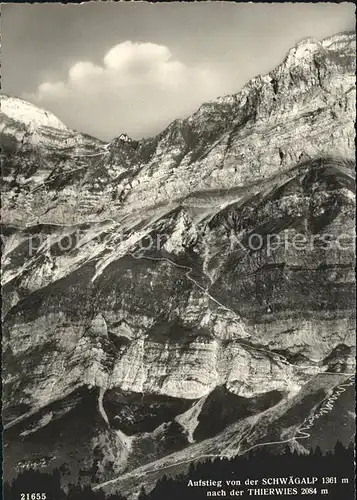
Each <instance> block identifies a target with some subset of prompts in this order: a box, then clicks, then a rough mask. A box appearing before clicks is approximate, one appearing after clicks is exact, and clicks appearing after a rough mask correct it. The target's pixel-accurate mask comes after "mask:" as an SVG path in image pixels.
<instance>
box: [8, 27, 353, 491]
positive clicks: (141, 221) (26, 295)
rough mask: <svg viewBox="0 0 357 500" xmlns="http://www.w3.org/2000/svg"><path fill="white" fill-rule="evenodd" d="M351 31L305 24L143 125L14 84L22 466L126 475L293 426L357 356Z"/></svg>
mask: <svg viewBox="0 0 357 500" xmlns="http://www.w3.org/2000/svg"><path fill="white" fill-rule="evenodd" d="M353 43H354V36H353V35H349V34H342V35H338V36H336V37H332V38H330V39H326V40H324V41H322V42H317V41H315V40H306V41H304V42H301V43H300V44H298V45H297V47H295V48H294V49H292V50H291V51H290V52H289V54H288V55H287V57H286V59H285V61H284V62H283V63H282V65H280V66H279V67H278V68H277V69H275V70H273V71H272V72H271V73H270V74H269V75H265V76H263V77H257V78H256V79H254V80H253V81H252V82H250V83H249V84H248V85H247V86H246V87H245V88H244V89H243V90H242V91H241V92H239V93H238V94H235V95H232V96H227V97H223V98H220V99H218V100H217V101H214V102H212V103H208V104H204V105H203V106H202V107H201V108H200V109H199V110H198V111H197V112H196V113H195V114H194V115H193V116H191V117H189V118H187V119H186V120H177V121H175V122H173V123H172V124H171V125H170V126H169V127H168V128H167V129H166V130H165V131H163V132H162V133H161V134H159V135H158V136H157V137H155V138H153V139H146V140H143V141H139V142H135V141H131V140H130V138H127V137H126V136H125V135H122V136H120V137H119V138H117V139H116V140H115V141H113V143H111V144H110V145H103V144H102V143H100V142H99V141H96V140H95V139H92V138H87V137H85V138H84V136H81V135H80V134H77V133H74V132H72V131H69V129H67V128H66V127H65V126H64V125H63V124H61V123H60V122H58V121H56V120H57V119H55V117H52V116H47V115H46V112H45V111H43V110H36V108H35V110H34V109H33V107H32V108H31V106H32V105H29V104H26V103H23V101H21V100H17V99H12V98H8V97H4V100H5V102H6V105H5V107H4V109H2V111H3V113H4V114H5V115H6V118H5V126H4V127H3V128H2V129H1V131H2V137H3V138H4V141H5V142H6V141H7V142H6V147H7V152H6V155H7V156H6V161H7V165H6V171H5V174H4V179H3V186H4V194H5V210H6V219H5V221H6V223H5V224H4V227H3V236H4V238H3V239H2V243H3V264H2V269H3V295H4V308H3V312H4V315H5V316H4V341H3V350H4V364H5V370H4V391H5V400H4V415H5V424H6V429H7V430H6V435H5V439H7V442H8V443H9V446H8V448H6V453H7V454H8V455H9V457H11V459H8V460H9V463H10V464H11V467H15V470H16V468H19V467H20V469H21V467H26V466H31V465H29V464H32V466H34V467H38V468H41V467H42V468H48V469H51V468H54V467H58V466H59V465H62V466H63V470H67V469H69V470H71V471H75V472H73V473H71V474H72V475H71V476H70V477H69V476H68V473H64V475H63V477H64V481H66V480H72V479H73V477H72V476H73V474H79V475H80V478H81V480H82V481H83V482H91V481H92V482H101V481H104V480H109V479H112V478H113V477H115V476H116V475H118V474H123V473H125V475H124V476H123V480H122V481H121V483H120V484H119V483H118V485H117V486H118V488H119V489H120V488H121V489H122V490H123V491H127V492H129V493H132V492H135V491H136V489H137V488H140V484H142V482H145V481H149V480H148V479H147V478H146V476H141V473H140V470H141V469H139V468H140V467H144V468H145V467H154V468H156V469H157V470H159V468H160V467H162V466H163V464H164V463H166V464H169V465H170V466H172V465H173V464H175V463H180V462H182V461H185V459H186V460H187V457H188V456H190V457H199V456H201V455H207V454H210V453H214V454H217V453H227V454H234V453H238V452H240V453H241V452H244V451H245V450H246V449H248V448H249V447H251V446H254V445H255V444H257V443H259V442H262V440H263V442H264V441H269V439H270V440H271V439H273V438H274V439H275V440H283V439H286V436H288V437H289V438H291V439H293V437H294V436H295V435H296V431H297V428H298V424H299V423H301V422H302V421H303V420H304V418H307V417H308V416H309V414H310V413H311V411H313V409H314V407H315V406H316V405H317V404H319V403H320V402H321V399H323V397H324V396H325V395H326V394H327V393H328V391H329V390H331V388H333V387H334V386H336V385H338V383H339V382H340V381H341V377H342V376H343V375H341V374H343V373H345V372H346V373H347V372H350V371H352V369H353V363H354V342H355V341H354V307H353V306H354V291H355V287H354V248H353V246H352V244H351V242H352V235H353V228H354V181H353V172H354V166H355V163H354V160H353V155H352V151H353V136H354V135H353V134H354V132H353V126H352V125H353V122H354V118H355V115H354V109H353V102H354V100H353V95H354V79H353V78H354V77H353V68H354V55H353V52H352V46H353ZM11 106H12V107H13V108H14V109H15V111H14V109H13V110H11ZM27 106H30V111H31V113H32V115H33V116H35V117H36V120H33V122H31V121H30V122H29V121H28V120H27V121H26V119H25V118H26V117H27V116H28V114H27V111H28V109H27ZM22 107H24V109H22ZM32 115H31V116H32ZM11 120H12V121H11ZM44 127H45V128H44ZM46 127H47V128H46ZM48 127H51V134H49V132H48ZM23 130H25V131H26V134H27V135H25V137H26V140H25V139H24V143H23V144H25V145H26V148H27V149H26V151H29V153H28V154H27V153H26V154H25V152H24V149H23V148H25V146H19V144H22V142H21V141H22V139H21V137H23V135H21V134H23V132H22V131H23ZM61 134H62V135H61ZM63 134H64V135H66V134H67V135H66V136H68V137H69V136H70V137H72V138H73V137H74V139H73V141H74V143H73V144H74V145H73V144H72V146H71V148H70V149H68V150H67V149H66V150H65V149H63V148H64V146H63V140H62V139H61V138H62V136H64V135H63ZM76 134H77V135H76ZM10 135H11V137H12V138H13V142H11V141H10V140H9V136H10ZM52 136H53V137H54V138H51V137H52ZM71 140H72V139H71ZM36 141H37V142H36ZM39 141H40V142H39ZM35 143H36V144H38V143H40V144H41V151H43V152H44V153H43V155H42V157H43V158H44V160H43V162H44V165H45V166H44V167H43V168H42V167H41V168H42V170H41V176H38V175H37V170H36V168H35V167H36V162H35V161H32V160H31V162H32V163H31V162H30V163H31V165H30V163H29V160H28V158H30V157H31V158H32V156H31V155H34V154H35V152H36V151H37V150H36V147H37V148H38V146H36V147H35V145H34V144H35ZM76 148H77V149H76ZM77 151H80V152H81V155H82V156H80V158H81V159H80V160H78V161H80V163H78V162H77V156H76V154H77V153H76V152H77ZM36 154H37V153H36ZM61 155H62V156H61ZM60 156H61V157H62V158H63V161H62V160H61V161H58V162H57V160H58V158H59V157H60ZM86 158H87V159H86ZM82 162H83V163H82ZM29 165H30V166H29ZM28 166H29V168H28V169H27V167H28ZM83 166H85V167H86V168H85V174H84V170H83V168H82V167H83ZM23 172H27V173H28V175H27V174H26V176H25V174H24V173H23ZM18 173H19V175H17V174H18ZM24 177H26V179H27V181H26V182H25V181H24ZM15 181H16V182H17V183H18V185H17V187H16V189H15V187H14V186H13V185H12V184H11V183H12V182H15ZM28 207H30V211H29V208H28ZM99 212H100V213H99ZM29 214H30V216H29ZM35 220H37V221H38V224H35V223H34V222H35ZM325 372H329V374H325V375H324V373H325ZM346 376H347V375H346ZM78 419H79V420H80V421H81V424H80V425H79V424H78ZM74 420H75V421H76V426H75V431H74V432H72V430H69V428H70V427H71V422H72V421H74ZM77 424H78V425H77ZM48 436H51V439H50V441H51V442H50V443H49V445H48V449H47V448H46V450H45V451H43V452H42V451H41V442H42V441H44V440H47V441H48V440H49V438H48ZM243 437H244V439H243ZM75 441H76V444H75V445H74V442H75ZM10 446H11V448H10ZM74 447H75V449H76V451H75V452H74V451H73V448H74ZM11 450H13V451H11ZM41 453H42V454H45V456H44V457H42V455H41ZM21 454H22V458H21V459H20V455H21ZM53 456H55V457H56V458H55V459H49V458H48V457H53ZM46 457H47V458H46ZM74 462H75V463H76V465H75V467H74V465H73V464H74ZM26 464H27V465H26ZM7 473H8V472H7ZM126 473H127V474H126ZM152 477H153V478H154V477H156V476H152ZM134 478H136V479H135V480H134ZM151 480H152V481H153V480H154V479H150V481H151ZM140 481H141V483H140ZM148 484H149V483H148ZM150 484H151V483H150Z"/></svg>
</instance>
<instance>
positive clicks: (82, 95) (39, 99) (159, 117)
mask: <svg viewBox="0 0 357 500" xmlns="http://www.w3.org/2000/svg"><path fill="white" fill-rule="evenodd" d="M224 88H225V78H224V75H222V74H221V72H220V71H217V69H216V68H214V67H210V66H207V65H206V66H205V65H203V64H202V65H195V66H192V65H190V66H189V65H187V64H185V63H184V62H181V61H178V60H175V58H174V57H173V55H172V53H171V51H170V50H169V48H168V47H166V46H164V45H157V44H154V43H134V42H131V41H125V42H122V43H119V44H117V45H115V46H114V47H112V48H111V49H110V50H109V51H108V52H107V53H106V54H105V55H104V57H103V60H102V62H101V64H94V63H93V62H91V61H78V62H77V63H75V64H74V65H73V66H72V67H71V68H70V69H69V71H68V74H67V76H66V78H65V79H64V80H63V81H57V82H43V83H41V84H40V85H39V86H38V88H37V89H36V91H35V92H34V93H32V94H30V95H26V96H25V98H28V99H30V100H31V101H33V102H35V103H36V104H38V105H41V106H43V107H47V108H49V109H50V110H51V111H52V112H54V113H55V114H57V115H59V117H60V118H61V119H62V120H63V121H64V122H65V123H66V124H67V125H68V126H71V127H73V128H77V129H79V130H81V131H86V132H88V133H92V134H93V135H96V136H97V137H101V138H104V139H110V138H112V137H114V136H116V135H118V134H119V133H121V132H127V133H128V134H129V135H131V136H132V137H136V138H139V137H142V136H148V135H152V134H155V133H157V132H159V131H160V130H161V129H162V128H163V127H164V126H166V125H167V124H168V123H169V122H170V121H172V120H173V119H175V118H177V117H182V116H185V115H187V114H189V113H191V112H192V111H193V110H194V109H195V108H196V107H197V106H198V105H200V104H201V103H203V102H204V101H206V100H209V99H213V98H215V97H217V96H218V95H219V94H221V93H222V90H224Z"/></svg>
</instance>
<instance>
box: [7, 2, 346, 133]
mask: <svg viewBox="0 0 357 500" xmlns="http://www.w3.org/2000/svg"><path fill="white" fill-rule="evenodd" d="M1 17H2V19H1V25H2V48H1V62H2V92H4V93H7V94H10V95H12V96H16V97H21V98H24V99H27V100H29V101H30V102H33V103H34V104H36V105H38V106H41V107H44V108H46V109H48V110H49V111H52V112H53V113H54V114H55V115H57V116H58V118H60V119H61V120H62V121H63V122H64V123H66V125H67V126H69V127H71V128H74V129H76V130H79V131H81V132H86V133H89V134H91V135H94V136H95V137H98V138H100V139H103V140H110V139H112V138H113V137H116V136H118V135H119V134H121V133H127V134H128V135H129V136H131V137H132V138H135V139H140V138H142V137H148V136H152V135H154V134H156V133H158V132H160V131H161V130H162V129H163V128H165V127H166V126H167V125H168V124H169V123H170V122H171V121H172V120H173V119H175V118H181V117H185V116H188V115H189V114H191V113H192V112H194V111H195V110H196V109H197V108H198V107H199V105H200V104H202V103H203V102H205V101H207V100H212V99H214V98H216V97H218V96H220V95H225V94H229V93H234V92H238V91H239V90H240V89H241V88H242V87H243V86H244V85H245V84H246V83H247V82H248V81H249V80H250V79H251V78H253V77H254V76H256V75H258V74H261V73H266V72H268V71H269V70H270V69H272V68H274V67H275V66H276V65H277V64H279V63H280V62H281V61H282V60H283V58H284V56H285V54H286V52H287V51H288V50H289V49H290V48H291V47H292V46H293V45H294V44H295V43H296V42H297V41H299V40H300V39H302V38H305V37H308V36H313V37H315V38H318V39H320V38H323V37H325V36H329V35H332V34H334V33H337V32H340V31H345V30H352V29H354V24H355V6H354V4H353V3H342V4H333V3H315V4H313V3H305V4H303V3H300V4H299V3H283V4H278V3H276V4H268V3H266V4H249V3H232V2H231V3H229V2H199V3H184V2H170V3H167V4H165V3H161V4H151V3H145V2H124V3H121V2H116V3H114V2H90V3H86V4H81V5H75V4H72V5H69V4H67V5H60V4H3V5H2V16H1Z"/></svg>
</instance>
